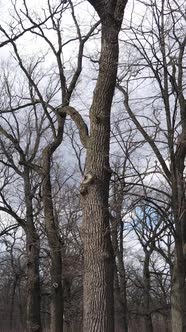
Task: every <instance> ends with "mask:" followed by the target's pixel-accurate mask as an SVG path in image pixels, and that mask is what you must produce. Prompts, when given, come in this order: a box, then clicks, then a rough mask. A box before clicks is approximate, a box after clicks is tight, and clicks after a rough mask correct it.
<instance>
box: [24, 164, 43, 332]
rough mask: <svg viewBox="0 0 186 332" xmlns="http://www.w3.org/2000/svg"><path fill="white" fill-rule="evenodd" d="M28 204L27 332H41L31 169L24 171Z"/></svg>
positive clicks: (37, 255) (38, 246) (38, 249)
mask: <svg viewBox="0 0 186 332" xmlns="http://www.w3.org/2000/svg"><path fill="white" fill-rule="evenodd" d="M24 188H25V203H26V229H25V231H26V250H27V292H28V293H27V332H41V331H42V328H41V318H40V278H39V251H40V241H39V237H38V234H37V231H36V229H35V225H34V220H33V206H32V195H31V184H30V176H29V169H28V168H27V167H25V169H24Z"/></svg>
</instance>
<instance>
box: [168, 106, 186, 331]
mask: <svg viewBox="0 0 186 332" xmlns="http://www.w3.org/2000/svg"><path fill="white" fill-rule="evenodd" d="M180 105H181V106H182V107H181V110H182V111H183V110H184V116H182V133H181V135H180V136H179V139H178V144H177V151H176V154H175V160H174V161H173V164H172V174H173V179H172V200H173V202H172V206H173V212H174V219H175V232H176V236H175V257H174V269H173V278H172V295H171V315H172V332H186V301H185V299H186V197H185V179H184V175H183V174H184V168H185V165H184V162H185V156H186V119H185V117H186V116H185V111H186V102H184V105H182V104H181V102H180Z"/></svg>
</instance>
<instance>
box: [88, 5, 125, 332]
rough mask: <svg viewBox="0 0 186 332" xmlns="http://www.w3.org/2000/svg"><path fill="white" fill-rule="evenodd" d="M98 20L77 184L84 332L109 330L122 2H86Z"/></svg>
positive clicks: (111, 297) (112, 303)
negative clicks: (112, 156) (112, 157)
mask: <svg viewBox="0 0 186 332" xmlns="http://www.w3.org/2000/svg"><path fill="white" fill-rule="evenodd" d="M91 4H92V5H93V6H94V8H95V9H96V11H97V12H98V15H99V16H100V18H101V21H102V44H101V56H100V68H99V75H98V79H97V84H96V88H95V91H94V97H93V102H92V106H91V110H90V137H89V141H88V144H87V155H86V173H85V181H84V182H83V183H82V189H83V190H81V194H82V195H81V196H82V197H81V204H82V210H83V228H82V236H83V245H84V318H83V320H84V323H83V329H84V332H113V331H114V298H113V278H114V255H113V249H112V244H111V237H110V228H109V210H108V196H109V181H110V166H109V140H110V111H111V103H112V98H113V94H114V88H115V82H116V75H117V64H118V34H119V31H120V27H121V23H122V18H123V12H124V7H125V4H126V1H121V2H120V1H118V2H117V1H110V2H109V3H107V2H106V1H91Z"/></svg>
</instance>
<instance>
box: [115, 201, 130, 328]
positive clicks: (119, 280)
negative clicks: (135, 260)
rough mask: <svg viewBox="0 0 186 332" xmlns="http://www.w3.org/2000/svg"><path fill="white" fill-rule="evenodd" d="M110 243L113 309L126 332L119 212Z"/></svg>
mask: <svg viewBox="0 0 186 332" xmlns="http://www.w3.org/2000/svg"><path fill="white" fill-rule="evenodd" d="M117 198H119V197H117ZM119 206H120V212H121V209H122V205H121V204H119ZM116 213H117V212H116ZM118 226H119V235H120V236H119V238H120V244H119V245H118ZM112 245H113V249H114V256H115V276H114V279H115V293H116V297H115V298H116V303H115V309H116V310H117V311H118V315H117V317H116V318H117V320H118V322H119V327H120V330H121V331H123V332H128V308H127V291H126V273H125V265H124V260H123V221H122V218H121V214H120V213H118V216H116V218H113V220H112ZM116 260H117V262H116Z"/></svg>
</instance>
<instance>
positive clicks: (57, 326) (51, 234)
mask: <svg viewBox="0 0 186 332" xmlns="http://www.w3.org/2000/svg"><path fill="white" fill-rule="evenodd" d="M52 153H53V151H52V149H51V147H47V148H46V149H45V150H44V152H43V184H42V189H43V190H42V193H43V207H44V216H45V226H46V232H47V238H48V244H49V248H50V257H51V269H50V271H51V323H50V331H51V332H62V331H63V288H62V259H61V243H60V238H59V234H58V227H57V225H56V223H55V218H54V212H53V211H54V210H53V201H52V188H51V179H50V163H51V156H52Z"/></svg>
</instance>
